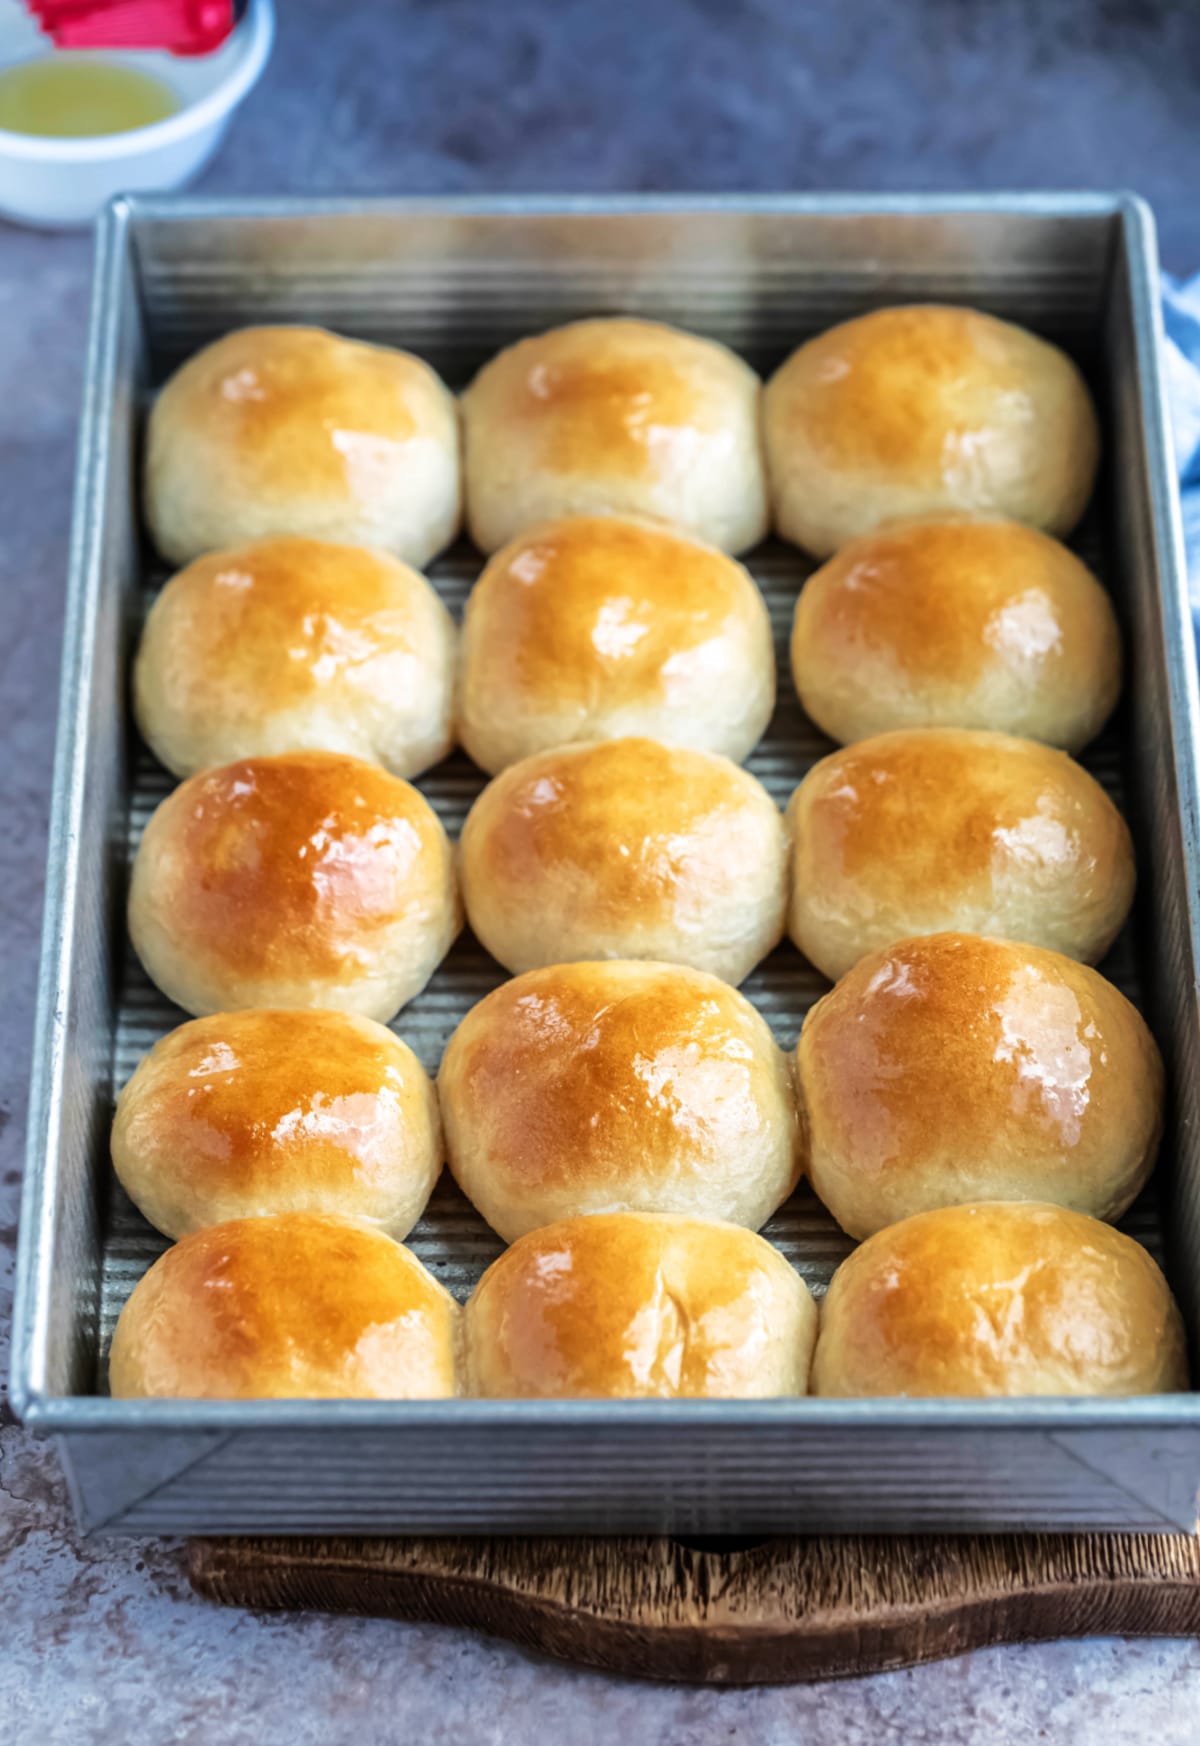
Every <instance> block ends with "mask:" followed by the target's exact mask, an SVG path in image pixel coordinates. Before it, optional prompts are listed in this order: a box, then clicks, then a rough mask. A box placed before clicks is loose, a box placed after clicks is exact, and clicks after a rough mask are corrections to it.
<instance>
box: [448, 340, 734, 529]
mask: <svg viewBox="0 0 1200 1746" xmlns="http://www.w3.org/2000/svg"><path fill="white" fill-rule="evenodd" d="M760 391H761V383H760V381H759V379H758V377H757V376H756V375H755V373H754V371H753V370H751V368H750V367H749V365H748V364H746V363H744V362H743V361H742V359H740V358H739V357H737V356H736V355H735V354H734V353H733V352H731V351H730V350H729V349H728V348H727V347H725V346H723V345H720V344H718V343H717V342H716V341H713V340H707V339H702V338H700V337H699V336H698V335H696V334H691V333H685V332H683V331H682V330H681V329H679V328H675V327H670V326H667V325H666V324H664V323H661V322H653V321H635V320H628V319H623V318H620V317H611V318H603V319H597V320H588V321H576V322H570V323H568V324H567V325H566V326H564V327H558V328H552V329H550V330H549V331H548V332H546V333H542V334H536V335H534V336H532V337H531V338H528V339H523V340H519V341H518V342H517V344H516V345H513V346H509V347H508V348H507V349H506V350H505V351H502V352H500V353H499V354H498V355H497V356H496V357H494V358H493V359H491V361H490V362H489V363H487V364H485V365H484V367H483V369H482V370H481V371H480V372H479V374H478V375H477V376H476V378H475V380H474V381H473V382H472V383H471V385H470V387H469V388H468V389H467V391H466V394H465V395H464V397H463V421H464V424H463V428H464V438H465V468H466V482H467V521H468V526H469V528H470V532H471V537H472V539H473V540H474V541H475V543H476V545H478V546H479V547H481V549H482V550H484V551H487V552H492V551H495V550H496V549H497V547H498V546H501V545H503V544H504V543H505V541H506V540H509V539H511V538H513V536H514V535H516V534H517V533H519V532H521V531H522V529H524V528H528V527H532V526H535V525H536V524H537V523H539V522H541V521H544V520H547V519H549V518H550V517H552V516H556V515H565V514H572V513H577V512H600V513H602V514H608V513H617V514H629V513H633V514H637V513H641V514H647V515H656V516H660V517H662V518H663V519H664V520H666V521H669V522H673V523H675V524H676V525H678V526H679V527H681V528H684V529H685V530H686V531H688V532H690V533H694V534H696V535H698V536H699V537H701V538H704V539H711V540H712V542H713V543H714V544H715V545H718V546H720V547H722V548H723V549H724V550H727V551H744V550H745V549H746V548H747V547H749V546H751V545H754V544H755V543H756V542H757V541H758V540H760V539H761V538H762V537H763V535H764V534H765V532H766V528H767V501H766V484H765V478H764V474H763V468H762V457H761V449H760V438H759V429H758V412H759V396H760Z"/></svg>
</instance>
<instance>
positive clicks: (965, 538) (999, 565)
mask: <svg viewBox="0 0 1200 1746" xmlns="http://www.w3.org/2000/svg"><path fill="white" fill-rule="evenodd" d="M792 676H793V678H794V679H795V682H796V690H797V692H798V693H799V696H800V701H801V703H802V704H803V705H804V707H805V709H806V711H807V712H808V714H809V715H810V716H811V717H812V719H813V721H815V722H816V724H817V726H818V727H820V728H823V729H824V731H825V732H826V733H827V734H829V735H830V736H831V737H832V738H833V739H835V740H841V741H843V742H846V741H850V740H862V739H866V738H867V736H868V735H870V734H877V733H884V732H886V731H887V730H888V729H890V728H904V727H961V728H992V729H995V730H996V731H997V732H1000V733H1009V734H1022V735H1025V736H1026V737H1027V738H1029V739H1032V740H1045V741H1046V742H1047V744H1049V745H1052V746H1061V747H1063V749H1064V750H1066V751H1068V752H1075V751H1078V750H1079V748H1080V747H1081V746H1085V745H1086V744H1087V742H1088V741H1089V740H1091V739H1094V738H1095V736H1096V735H1097V734H1098V733H1099V732H1100V729H1101V728H1102V727H1103V726H1104V723H1105V721H1106V720H1107V719H1108V716H1109V713H1110V712H1111V710H1112V708H1113V705H1114V704H1115V703H1116V701H1117V694H1118V692H1119V691H1120V687H1121V641H1120V636H1119V633H1118V631H1117V621H1116V616H1115V614H1114V612H1113V609H1112V605H1111V603H1110V601H1109V598H1108V595H1107V594H1106V593H1105V592H1104V590H1103V588H1101V586H1100V584H1099V583H1098V582H1097V581H1096V578H1095V577H1094V576H1093V575H1092V573H1091V571H1090V570H1088V569H1087V568H1086V567H1085V566H1084V565H1083V564H1081V563H1080V561H1079V559H1078V558H1076V557H1075V556H1074V555H1073V553H1071V552H1069V551H1068V550H1067V548H1066V547H1065V546H1060V545H1059V544H1058V542H1057V541H1056V540H1052V539H1050V538H1048V537H1047V535H1045V534H1042V533H1038V532H1037V530H1036V529H1035V528H1031V527H1024V526H1022V525H1021V523H1020V522H1016V521H989V520H982V519H981V520H972V519H970V518H967V517H942V518H939V519H934V520H928V521H914V522H906V523H903V524H901V525H899V526H897V527H892V528H888V529H886V530H885V531H884V532H883V533H877V534H868V535H866V536H865V537H864V538H862V539H858V540H852V541H851V543H850V544H849V545H848V546H844V547H843V548H842V550H841V551H840V552H838V554H837V556H836V557H834V558H831V559H830V560H829V562H828V563H827V564H825V565H824V566H823V567H822V568H821V569H820V570H818V571H817V572H816V574H815V575H813V576H810V577H809V579H808V581H807V582H806V583H805V585H804V588H803V590H802V591H801V594H800V598H799V600H798V601H797V603H796V617H795V620H794V622H793V626H792Z"/></svg>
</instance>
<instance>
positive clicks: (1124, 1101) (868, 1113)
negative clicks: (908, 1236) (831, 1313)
mask: <svg viewBox="0 0 1200 1746" xmlns="http://www.w3.org/2000/svg"><path fill="white" fill-rule="evenodd" d="M796 1065H797V1074H798V1083H799V1087H800V1096H801V1103H802V1107H803V1109H804V1112H805V1116H806V1118H807V1129H808V1146H809V1159H808V1174H809V1177H810V1179H811V1181H812V1185H813V1187H814V1188H815V1189H816V1191H817V1193H818V1194H819V1195H820V1197H821V1199H822V1200H823V1201H824V1203H825V1205H826V1206H827V1207H828V1208H829V1210H830V1212H831V1213H832V1214H833V1216H834V1218H835V1219H836V1220H837V1221H838V1223H839V1224H840V1225H841V1226H842V1228H843V1229H844V1230H846V1231H849V1233H850V1235H851V1236H852V1237H868V1236H870V1235H871V1233H872V1232H873V1231H878V1230H881V1229H882V1228H883V1226H884V1225H892V1224H895V1223H896V1221H897V1220H898V1219H903V1218H907V1217H908V1216H909V1214H910V1213H917V1212H924V1211H926V1210H927V1209H928V1208H930V1207H938V1206H952V1205H955V1204H957V1203H958V1202H961V1201H973V1200H1046V1201H1055V1202H1057V1203H1058V1204H1059V1205H1060V1206H1067V1207H1071V1208H1073V1209H1074V1211H1076V1212H1085V1213H1091V1214H1092V1215H1093V1216H1094V1217H1096V1218H1101V1219H1115V1218H1119V1217H1120V1215H1121V1214H1122V1213H1123V1212H1124V1211H1125V1209H1126V1207H1127V1206H1128V1205H1129V1204H1130V1202H1131V1201H1132V1200H1133V1198H1134V1196H1135V1195H1136V1194H1137V1193H1138V1191H1139V1189H1141V1187H1142V1186H1143V1184H1144V1183H1145V1181H1146V1178H1147V1177H1148V1176H1149V1174H1150V1170H1151V1167H1152V1165H1153V1163H1154V1154H1155V1151H1156V1150H1157V1147H1158V1141H1159V1136H1160V1134H1161V1132H1162V1102H1163V1071H1162V1063H1161V1061H1160V1059H1159V1054H1158V1050H1157V1048H1156V1047H1155V1045H1154V1039H1153V1038H1152V1037H1151V1035H1150V1032H1149V1031H1148V1030H1147V1029H1146V1026H1145V1023H1144V1022H1143V1020H1142V1018H1141V1017H1140V1015H1139V1014H1138V1012H1137V1010H1136V1009H1135V1008H1134V1007H1132V1006H1131V1005H1130V1004H1129V1002H1128V1001H1127V1000H1126V999H1125V996H1124V995H1123V994H1120V993H1118V991H1117V990H1116V989H1115V988H1114V987H1113V986H1112V984H1111V982H1106V981H1105V980H1104V978H1103V977H1102V976H1100V975H1098V974H1097V972H1096V971H1095V970H1088V969H1085V968H1084V966H1083V965H1082V964H1076V963H1075V962H1074V961H1073V960H1072V959H1070V958H1064V957H1060V955H1059V954H1058V953H1057V952H1044V951H1041V950H1040V949H1039V948H1038V947H1036V946H1021V945H1013V944H1011V943H1010V942H1009V941H1007V940H985V939H980V938H978V937H977V936H976V935H974V934H931V935H927V936H926V937H925V938H923V939H915V940H902V941H901V942H900V943H899V944H898V945H894V946H889V947H888V949H887V950H886V951H884V952H876V953H874V954H873V955H872V956H870V957H868V958H861V959H860V960H859V962H858V963H857V964H856V965H855V966H854V968H853V970H851V971H850V972H849V973H848V974H847V975H846V976H844V977H843V978H842V980H841V981H840V982H839V983H838V985H837V987H836V988H835V989H834V990H833V991H832V993H830V994H827V995H826V996H825V998H824V1000H819V1001H818V1002H817V1004H816V1006H814V1007H813V1008H812V1009H811V1010H810V1011H809V1014H808V1017H807V1019H806V1020H805V1023H804V1029H803V1031H802V1032H801V1035H800V1043H799V1047H798V1049H797V1051H796Z"/></svg>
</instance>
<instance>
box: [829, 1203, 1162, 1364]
mask: <svg viewBox="0 0 1200 1746" xmlns="http://www.w3.org/2000/svg"><path fill="white" fill-rule="evenodd" d="M812 1386H813V1392H814V1394H823V1395H870V1396H880V1395H922V1396H924V1395H1021V1394H1066V1395H1076V1394H1078V1395H1133V1394H1162V1393H1172V1392H1174V1391H1176V1390H1180V1389H1185V1388H1186V1387H1187V1361H1186V1354H1185V1347H1184V1335H1183V1322H1182V1319H1181V1317H1180V1314H1179V1311H1178V1309H1177V1308H1176V1306H1175V1302H1174V1300H1173V1298H1172V1297H1171V1293H1170V1289H1169V1287H1168V1285H1167V1282H1166V1280H1165V1279H1164V1278H1163V1276H1162V1273H1161V1272H1160V1271H1159V1269H1158V1267H1157V1266H1156V1265H1155V1263H1154V1262H1153V1261H1152V1260H1151V1258H1150V1256H1149V1255H1148V1254H1147V1253H1146V1251H1145V1249H1143V1248H1142V1246H1141V1244H1140V1243H1135V1242H1134V1241H1133V1239H1132V1238H1131V1237H1126V1236H1123V1235H1122V1234H1121V1233H1120V1232H1119V1231H1114V1230H1113V1228H1112V1227H1111V1225H1105V1224H1101V1223H1100V1222H1099V1221H1098V1220H1096V1219H1089V1218H1086V1217H1084V1215H1083V1214H1082V1213H1077V1212H1069V1211H1067V1210H1065V1209H1064V1208H1062V1207H1056V1206H1043V1205H1040V1204H1038V1203H1036V1202H1030V1201H1024V1202H1011V1201H1010V1202H991V1203H982V1204H978V1205H975V1206H959V1207H945V1208H943V1209H941V1210H940V1211H937V1212H927V1213H919V1214H917V1215H916V1217H914V1218H911V1219H905V1220H903V1222H902V1223H900V1224H898V1225H892V1226H890V1227H889V1228H888V1229H887V1230H885V1231H880V1232H879V1233H878V1234H877V1235H876V1236H874V1237H870V1238H868V1239H867V1241H866V1242H865V1243H863V1244H861V1245H860V1246H859V1247H858V1248H857V1249H855V1250H854V1251H853V1253H852V1254H851V1255H849V1256H848V1257H847V1259H846V1260H845V1261H843V1262H842V1265H841V1266H840V1267H839V1268H838V1270H837V1272H836V1273H835V1275H834V1277H833V1281H832V1283H831V1285H830V1287H829V1291H828V1292H827V1294H826V1296H825V1301H824V1303H823V1305H822V1310H821V1334H820V1338H819V1340H818V1342H817V1351H816V1356H815V1358H814V1361H813V1379H812Z"/></svg>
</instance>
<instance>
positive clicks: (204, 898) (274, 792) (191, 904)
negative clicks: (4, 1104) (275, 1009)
mask: <svg viewBox="0 0 1200 1746" xmlns="http://www.w3.org/2000/svg"><path fill="white" fill-rule="evenodd" d="M460 922H461V915H460V910H459V903H458V894H457V891H456V889H455V879H454V863H453V858H452V852H451V848H450V844H449V843H448V842H447V840H446V833H445V831H444V830H443V829H442V826H441V823H440V821H439V820H438V818H437V815H436V814H435V813H434V812H433V810H432V808H431V807H430V806H429V803H428V802H427V801H426V800H425V799H424V798H423V797H422V796H421V795H420V794H418V793H417V790H416V789H415V788H411V787H410V786H409V784H408V783H407V782H401V781H400V779H399V777H396V776H389V775H388V773H387V772H386V771H385V770H381V769H379V768H378V766H377V765H374V764H366V763H363V762H362V760H361V759H358V758H343V757H339V756H337V755H336V754H335V753H332V752H291V753H287V754H286V755H284V756H281V757H278V758H243V759H242V760H241V762H240V763H237V764H225V765H222V767H221V768H220V769H218V770H206V771H204V772H203V773H202V774H201V775H199V776H192V777H190V778H189V779H188V781H186V782H183V783H181V784H180V786H179V787H178V788H177V789H175V791H174V793H172V794H168V796H167V798H166V799H165V800H164V801H163V802H162V804H161V806H159V808H158V810H157V811H156V812H155V813H154V815H153V817H152V818H151V820H150V822H149V824H148V825H147V826H146V830H145V834H144V835H143V837H142V840H141V843H140V844H139V846H138V851H137V855H136V857H135V859H134V863H133V877H132V880H131V883H130V889H129V933H130V937H131V939H132V940H133V945H134V949H135V950H136V952H137V955H138V957H139V958H140V959H141V961H142V963H143V965H144V966H145V968H146V972H147V974H148V975H149V976H150V978H151V980H152V981H154V982H156V983H157V984H158V986H159V987H160V988H161V989H162V991H163V993H164V994H165V995H166V996H167V998H168V999H169V1000H173V1001H175V1002H176V1003H177V1004H178V1005H179V1006H182V1007H183V1008H184V1010H185V1011H187V1012H191V1013H197V1014H205V1013H213V1012H222V1011H225V1010H226V1009H229V1008H234V1007H244V1006H325V1007H337V1008H338V1009H340V1010H341V1011H343V1012H357V1013H362V1014H363V1016H364V1017H365V1018H374V1019H381V1020H382V1019H389V1018H391V1017H392V1015H393V1014H394V1013H395V1012H396V1011H397V1010H398V1008H400V1007H401V1006H403V1005H404V1004H405V1002H406V1001H409V1000H411V999H412V998H413V996H414V995H415V994H419V993H420V991H421V989H422V988H424V986H425V984H426V983H427V982H428V980H429V978H430V977H431V976H432V974H433V972H434V970H435V969H436V968H437V966H438V965H439V964H440V963H441V961H442V959H443V958H444V957H445V955H446V953H447V952H448V951H449V949H450V946H451V943H452V942H453V940H454V937H455V935H456V934H457V932H458V929H459V926H460Z"/></svg>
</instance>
